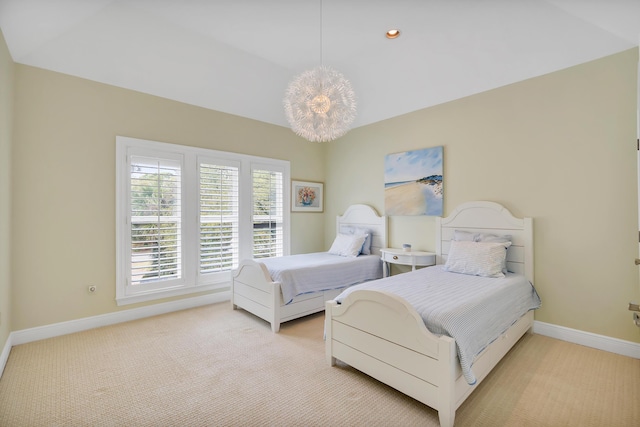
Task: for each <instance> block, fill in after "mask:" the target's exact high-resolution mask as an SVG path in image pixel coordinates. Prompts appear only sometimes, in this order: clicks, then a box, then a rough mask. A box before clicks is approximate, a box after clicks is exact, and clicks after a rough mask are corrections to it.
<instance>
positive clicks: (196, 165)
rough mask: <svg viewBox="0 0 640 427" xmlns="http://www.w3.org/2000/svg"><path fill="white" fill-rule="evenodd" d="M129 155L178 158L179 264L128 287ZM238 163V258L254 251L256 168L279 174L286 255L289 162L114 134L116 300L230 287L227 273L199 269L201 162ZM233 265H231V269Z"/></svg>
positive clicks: (287, 251) (126, 301)
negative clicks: (163, 277) (176, 273)
mask: <svg viewBox="0 0 640 427" xmlns="http://www.w3.org/2000/svg"><path fill="white" fill-rule="evenodd" d="M131 156H143V157H155V158H160V159H170V160H172V161H176V160H177V161H179V162H180V165H181V166H180V167H181V184H180V185H181V193H182V194H181V207H180V211H181V215H182V217H181V220H180V221H181V233H182V237H181V238H182V241H181V256H182V259H181V268H182V274H181V277H180V278H179V279H172V280H170V281H166V283H163V281H157V282H150V283H149V284H148V285H147V284H145V285H143V286H141V285H136V287H133V286H132V285H131V282H130V278H131V246H132V245H131V227H130V219H131V215H130V214H131V194H130V191H131V186H130V179H131V169H130V158H131ZM215 161H219V162H221V163H222V164H225V165H228V164H237V165H238V167H239V170H238V193H239V194H238V262H239V261H240V260H242V259H246V258H251V257H252V253H253V221H252V208H253V204H252V200H253V182H252V170H253V169H254V168H255V167H256V166H259V168H261V169H268V170H273V171H277V172H280V173H282V180H283V183H282V185H283V206H282V209H283V214H284V217H283V253H284V255H289V254H290V212H289V209H288V207H289V205H290V182H291V177H290V162H289V161H288V160H279V159H270V158H265V157H258V156H252V155H247V154H239V153H232V152H225V151H218V150H211V149H205V148H197V147H190V146H184V145H177V144H169V143H165V142H157V141H150V140H143V139H137V138H131V137H125V136H116V189H115V190H116V194H115V197H116V303H117V304H118V305H126V304H134V303H138V302H144V301H151V300H155V299H160V298H167V297H173V296H179V295H185V294H190V293H196V292H205V291H212V290H224V289H227V288H229V287H230V282H231V271H221V272H216V273H208V274H201V273H200V173H199V171H200V163H201V162H204V163H209V164H211V162H215ZM233 268H235V266H234V267H233Z"/></svg>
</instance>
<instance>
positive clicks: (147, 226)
mask: <svg viewBox="0 0 640 427" xmlns="http://www.w3.org/2000/svg"><path fill="white" fill-rule="evenodd" d="M180 171H181V168H180V162H179V161H175V160H171V159H161V158H152V157H143V156H131V160H130V175H129V182H130V191H129V195H130V200H129V206H130V212H129V215H130V221H129V223H130V224H131V247H130V253H131V271H130V282H131V285H132V286H136V285H141V284H145V283H149V282H157V281H165V280H169V279H178V278H180V277H181V274H182V268H181V264H182V256H181V237H182V230H181V226H182V218H181V206H182V202H181V173H180Z"/></svg>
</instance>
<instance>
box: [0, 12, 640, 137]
mask: <svg viewBox="0 0 640 427" xmlns="http://www.w3.org/2000/svg"><path fill="white" fill-rule="evenodd" d="M321 10H322V13H321ZM321 16H322V25H321ZM393 27H396V28H399V29H400V30H401V31H402V35H401V36H400V37H399V38H398V39H396V40H388V39H386V38H385V37H384V33H385V31H386V30H387V29H389V28H393ZM0 28H1V29H2V32H3V34H4V37H5V40H6V42H7V44H8V46H9V51H10V53H11V55H12V57H13V60H14V61H15V62H18V63H21V64H27V65H32V66H35V67H40V68H45V69H48V70H53V71H58V72H61V73H65V74H70V75H74V76H78V77H82V78H86V79H90V80H95V81H98V82H103V83H107V84H111V85H115V86H120V87H123V88H128V89H133V90H137V91H140V92H145V93H149V94H154V95H158V96H162V97H166V98H170V99H174V100H177V101H182V102H185V103H189V104H194V105H198V106H202V107H206V108H210V109H213V110H218V111H223V112H227V113H231V114H236V115H239V116H243V117H248V118H252V119H256V120H260V121H264V122H268V123H273V124H277V125H282V126H288V125H287V122H286V119H285V117H284V112H283V108H282V98H283V94H284V92H285V89H286V87H287V84H288V83H289V81H290V80H291V79H292V78H293V77H294V76H295V75H297V74H299V73H301V72H302V71H304V70H305V69H308V68H312V67H315V66H317V65H319V64H320V62H321V60H322V62H323V63H324V64H325V65H331V66H333V67H334V68H336V69H338V70H339V71H341V72H342V73H343V74H344V75H345V76H346V77H347V78H348V79H349V80H351V82H352V85H353V87H354V90H355V91H356V95H357V98H358V117H357V118H356V121H355V123H354V127H358V126H363V125H366V124H370V123H374V122H377V121H380V120H384V119H387V118H390V117H394V116H397V115H400V114H404V113H408V112H411V111H415V110H419V109H422V108H425V107H429V106H432V105H436V104H440V103H443V102H447V101H450V100H453V99H457V98H461V97H464V96H468V95H471V94H475V93H479V92H483V91H486V90H489V89H493V88H496V87H500V86H504V85H507V84H510V83H514V82H517V81H520V80H524V79H528V78H531V77H535V76H538V75H542V74H546V73H549V72H553V71H556V70H559V69H562V68H566V67H570V66H573V65H576V64H579V63H582V62H586V61H590V60H593V59H597V58H600V57H603V56H606V55H610V54H613V53H616V52H620V51H623V50H626V49H629V48H632V47H634V46H638V41H639V40H640V0H323V1H322V4H321V2H320V0H0ZM321 35H322V36H321ZM321 50H322V57H321Z"/></svg>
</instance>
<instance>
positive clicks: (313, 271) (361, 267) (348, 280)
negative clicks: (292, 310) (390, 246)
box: [256, 252, 382, 304]
mask: <svg viewBox="0 0 640 427" xmlns="http://www.w3.org/2000/svg"><path fill="white" fill-rule="evenodd" d="M256 261H260V262H262V263H264V265H265V266H266V267H267V269H268V270H269V274H270V275H271V279H272V280H273V281H274V282H280V287H281V289H282V298H283V300H284V301H285V303H287V304H288V303H290V302H291V300H293V298H294V297H296V296H298V295H303V294H308V293H312V292H321V291H326V290H330V289H341V288H344V287H347V286H351V285H354V284H357V283H362V282H365V281H368V280H374V279H379V278H381V277H382V261H381V259H380V257H379V256H378V255H360V256H357V257H353V258H352V257H343V256H339V255H333V254H330V253H328V252H314V253H310V254H298V255H289V256H282V257H274V258H264V259H259V260H256Z"/></svg>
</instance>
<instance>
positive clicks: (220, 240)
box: [199, 162, 239, 274]
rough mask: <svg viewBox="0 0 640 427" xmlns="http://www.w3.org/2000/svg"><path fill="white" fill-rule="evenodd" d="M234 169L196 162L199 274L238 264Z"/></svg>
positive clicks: (236, 183)
mask: <svg viewBox="0 0 640 427" xmlns="http://www.w3.org/2000/svg"><path fill="white" fill-rule="evenodd" d="M238 169H239V167H238V166H237V163H236V165H233V164H231V165H220V164H208V163H206V162H200V164H199V176H200V262H199V265H200V274H209V273H217V272H222V271H229V270H231V269H233V268H235V267H237V265H238V216H239V214H238V199H239V194H238Z"/></svg>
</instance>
